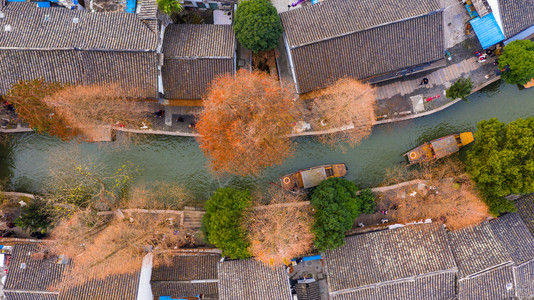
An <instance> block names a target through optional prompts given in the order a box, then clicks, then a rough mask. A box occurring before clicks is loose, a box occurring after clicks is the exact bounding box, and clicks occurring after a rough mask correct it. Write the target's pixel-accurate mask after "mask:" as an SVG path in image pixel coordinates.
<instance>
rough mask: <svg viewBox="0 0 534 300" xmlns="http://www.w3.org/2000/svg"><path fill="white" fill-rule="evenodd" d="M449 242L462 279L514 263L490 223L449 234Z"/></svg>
mask: <svg viewBox="0 0 534 300" xmlns="http://www.w3.org/2000/svg"><path fill="white" fill-rule="evenodd" d="M449 240H450V244H451V249H452V252H453V254H454V257H455V259H456V263H457V264H458V270H459V277H460V278H465V277H468V276H473V275H475V274H477V273H480V272H483V271H485V270H488V269H490V268H494V267H496V266H499V265H502V264H506V263H511V262H512V258H511V257H510V255H509V254H508V252H507V251H506V248H505V247H504V246H503V245H502V243H501V242H500V241H499V239H498V238H497V237H496V236H495V234H494V233H493V232H492V230H491V228H490V226H489V225H488V223H483V224H481V225H478V226H471V227H467V228H463V229H460V230H457V231H453V232H449Z"/></svg>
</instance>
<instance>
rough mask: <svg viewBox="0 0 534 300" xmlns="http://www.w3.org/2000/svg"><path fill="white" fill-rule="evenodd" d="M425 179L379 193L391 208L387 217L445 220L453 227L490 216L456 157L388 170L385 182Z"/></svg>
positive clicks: (382, 202) (486, 206)
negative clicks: (413, 166) (421, 181)
mask: <svg viewBox="0 0 534 300" xmlns="http://www.w3.org/2000/svg"><path fill="white" fill-rule="evenodd" d="M417 179H418V180H423V182H424V183H417V182H415V183H413V184H411V185H407V186H405V187H401V188H398V189H394V190H391V191H387V192H381V193H378V195H377V199H379V200H378V202H379V205H381V206H385V207H387V208H394V209H390V210H389V214H388V218H391V219H392V220H395V221H398V222H401V223H408V222H414V221H420V220H425V219H429V218H430V219H432V220H433V221H441V222H443V223H444V224H445V225H446V226H447V228H449V229H450V230H457V229H460V228H464V227H468V226H472V225H476V224H479V223H481V222H483V221H484V220H486V219H487V218H488V217H490V216H491V215H490V212H489V208H488V205H486V204H485V203H484V201H483V198H482V197H480V195H479V192H478V191H477V189H476V188H475V184H474V183H473V182H472V181H471V179H470V178H469V176H468V174H466V166H465V164H464V163H462V162H461V161H460V160H459V159H458V158H457V157H448V158H444V159H443V160H441V161H438V162H433V163H426V164H421V165H420V166H417V167H415V168H407V167H405V166H399V167H396V168H391V169H389V170H388V172H387V175H386V179H385V181H384V185H391V184H398V183H401V182H407V181H410V180H417Z"/></svg>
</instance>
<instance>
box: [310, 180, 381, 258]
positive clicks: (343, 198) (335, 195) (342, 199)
mask: <svg viewBox="0 0 534 300" xmlns="http://www.w3.org/2000/svg"><path fill="white" fill-rule="evenodd" d="M310 202H311V205H312V206H313V208H314V211H315V212H314V214H315V222H314V224H313V231H314V233H315V247H316V248H317V250H319V251H321V252H323V251H326V250H328V249H334V248H337V247H340V246H342V245H344V244H345V232H346V231H348V230H350V229H351V228H352V225H353V224H354V220H356V218H357V217H358V216H359V215H360V214H362V213H366V214H372V213H374V210H375V202H374V197H373V194H372V193H371V191H370V190H363V191H361V192H360V193H359V194H358V188H357V187H356V185H355V184H354V183H353V182H351V181H348V180H346V179H343V178H330V179H327V180H325V181H323V182H322V183H321V184H320V185H319V186H318V187H317V188H316V189H315V190H314V191H313V193H312V195H311V201H310Z"/></svg>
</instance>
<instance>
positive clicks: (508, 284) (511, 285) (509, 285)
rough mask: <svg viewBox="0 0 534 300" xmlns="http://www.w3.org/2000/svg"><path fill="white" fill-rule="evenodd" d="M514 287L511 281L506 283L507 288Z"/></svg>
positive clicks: (509, 289)
mask: <svg viewBox="0 0 534 300" xmlns="http://www.w3.org/2000/svg"><path fill="white" fill-rule="evenodd" d="M513 288H514V285H513V284H512V283H510V282H508V283H507V284H506V290H508V291H511V290H512V289H513Z"/></svg>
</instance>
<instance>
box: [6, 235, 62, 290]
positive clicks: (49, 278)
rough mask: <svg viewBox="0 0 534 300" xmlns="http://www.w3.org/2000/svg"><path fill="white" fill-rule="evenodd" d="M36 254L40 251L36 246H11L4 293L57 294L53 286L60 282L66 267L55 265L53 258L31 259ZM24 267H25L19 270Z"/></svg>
mask: <svg viewBox="0 0 534 300" xmlns="http://www.w3.org/2000/svg"><path fill="white" fill-rule="evenodd" d="M38 252H41V250H40V248H39V245H36V244H17V245H14V246H13V256H12V257H11V262H10V264H9V270H8V273H7V278H6V283H5V285H4V291H11V292H15V291H22V292H24V291H31V292H57V290H54V287H53V286H54V285H55V284H56V283H57V282H58V280H60V278H61V276H62V275H63V272H64V271H65V269H66V268H67V267H68V265H63V264H56V263H55V261H54V259H53V258H47V259H43V260H36V259H32V254H34V253H38ZM24 265H25V267H24V268H21V266H24ZM22 294H23V295H26V293H22ZM28 294H29V293H28ZM43 297H48V296H43ZM26 299H27V298H26Z"/></svg>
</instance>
